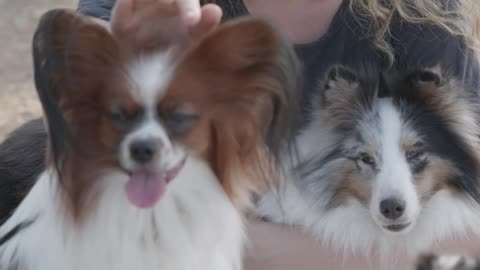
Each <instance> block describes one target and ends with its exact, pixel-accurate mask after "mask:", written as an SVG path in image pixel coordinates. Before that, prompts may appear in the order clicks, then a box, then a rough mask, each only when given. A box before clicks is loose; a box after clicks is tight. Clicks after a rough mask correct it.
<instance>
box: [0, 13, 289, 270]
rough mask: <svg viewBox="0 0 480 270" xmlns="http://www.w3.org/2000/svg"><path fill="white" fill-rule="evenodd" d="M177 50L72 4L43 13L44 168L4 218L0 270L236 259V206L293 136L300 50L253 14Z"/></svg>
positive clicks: (218, 267) (102, 268) (187, 265)
mask: <svg viewBox="0 0 480 270" xmlns="http://www.w3.org/2000/svg"><path fill="white" fill-rule="evenodd" d="M176 52H178V51H176V50H175V49H172V50H170V49H165V48H162V49H156V48H148V49H143V50H137V49H133V47H132V46H129V44H125V43H122V41H119V40H117V39H116V38H115V37H114V36H112V34H111V33H110V32H109V31H108V30H107V29H106V28H104V27H102V26H99V24H97V23H95V22H94V21H93V20H92V19H90V18H87V17H84V16H82V15H78V14H75V13H73V12H70V11H65V10H53V11H50V12H48V13H47V14H45V15H44V16H43V17H42V19H41V21H40V24H39V26H38V28H37V31H36V34H35V37H34V40H33V55H34V64H35V82H36V86H37V90H38V94H39V97H40V100H41V102H42V105H43V109H44V113H45V119H46V123H47V125H48V130H49V147H48V151H47V152H48V161H47V169H46V170H45V171H44V172H43V173H42V174H41V176H40V177H39V179H38V180H37V182H36V184H35V185H34V187H33V188H32V190H31V191H30V193H29V194H28V195H27V196H26V198H25V199H24V200H23V202H22V203H21V204H20V206H19V207H18V208H17V209H16V211H15V212H14V214H13V215H12V216H11V217H10V218H9V219H8V220H7V221H6V222H5V224H4V225H3V226H1V227H0V269H9V270H74V269H79V270H80V269H82V270H84V269H89V270H108V269H111V270H113V269H115V270H127V269H128V270H134V269H135V270H137V269H142V270H159V269H165V270H167V269H168V270H171V269H175V270H182V269H184V270H187V269H188V270H191V269H204V270H229V269H231V270H233V269H241V268H242V252H243V246H244V241H245V235H244V226H243V217H242V213H241V210H243V209H244V207H245V206H247V205H248V203H249V197H250V194H251V192H255V191H258V190H260V189H261V188H262V187H264V186H265V185H266V184H268V181H267V178H271V177H272V176H273V175H272V174H273V171H274V168H275V167H276V162H275V160H276V157H277V153H279V152H281V151H282V149H283V148H284V146H286V145H288V141H287V140H288V137H289V133H290V131H291V130H292V129H291V126H290V123H293V121H290V120H289V119H293V115H292V112H293V111H295V110H293V111H292V108H294V107H295V106H296V102H295V96H294V94H293V93H294V91H295V84H296V82H297V80H296V79H297V78H296V74H297V69H296V66H297V65H296V61H295V58H294V57H293V53H292V51H291V50H290V49H289V48H288V46H286V45H285V44H284V43H283V41H282V39H281V38H280V37H279V36H278V35H277V34H276V32H275V31H273V30H272V28H271V27H270V26H269V25H268V24H266V23H264V22H262V21H258V20H255V19H240V20H236V21H232V22H230V23H226V24H224V25H222V26H220V27H218V28H217V29H216V30H214V31H213V32H211V33H209V34H208V35H207V36H206V37H204V38H202V39H201V40H200V41H199V42H198V43H197V44H196V45H194V46H193V47H192V48H190V49H188V50H187V51H186V52H184V54H182V55H181V56H179V55H178V54H176ZM267 138H269V139H268V140H267ZM134 178H135V179H136V180H135V179H134ZM138 179H140V180H138ZM135 181H137V182H135ZM138 181H143V182H141V183H143V184H145V185H147V187H145V186H143V187H142V186H141V185H139V184H138V183H139V182H138ZM151 181H157V182H155V183H156V184H155V185H153V184H152V182H151ZM133 182H134V183H133ZM131 183H133V184H132V185H133V186H134V187H133V188H132V187H129V184H131ZM150 185H151V188H150ZM139 194H140V195H139ZM143 195H148V196H151V198H150V197H149V198H146V197H145V196H143ZM142 196H143V197H142ZM148 196H147V197H148Z"/></svg>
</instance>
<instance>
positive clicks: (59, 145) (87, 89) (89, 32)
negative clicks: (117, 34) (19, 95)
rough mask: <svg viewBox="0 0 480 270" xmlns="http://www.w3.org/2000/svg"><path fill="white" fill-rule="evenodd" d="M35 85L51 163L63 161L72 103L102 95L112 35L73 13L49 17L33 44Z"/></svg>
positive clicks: (42, 22)
mask: <svg viewBox="0 0 480 270" xmlns="http://www.w3.org/2000/svg"><path fill="white" fill-rule="evenodd" d="M32 43H33V44H32V45H33V62H34V79H35V86H36V89H37V93H38V96H39V98H40V102H41V104H42V107H43V110H44V114H45V118H46V121H47V126H48V131H49V139H50V141H49V148H50V153H49V155H50V156H49V162H54V163H55V165H56V166H57V168H58V167H59V166H61V164H62V162H63V161H64V160H65V156H66V152H67V148H68V145H69V139H70V138H71V134H70V132H69V128H68V126H69V123H68V122H69V119H68V118H67V117H65V116H66V115H68V111H69V109H71V108H70V107H71V106H72V103H78V102H82V101H85V98H88V97H89V96H90V95H92V94H94V92H95V91H96V90H98V88H99V85H100V83H101V81H102V80H101V78H102V77H103V75H104V74H103V73H104V72H105V71H106V70H107V69H106V66H107V65H109V62H111V59H112V58H113V57H112V54H114V53H115V50H114V49H115V46H114V40H113V38H111V36H110V34H109V33H108V31H107V30H106V29H105V28H104V27H102V26H100V25H98V24H97V23H94V22H93V21H92V20H91V19H88V18H87V17H85V16H83V15H79V14H77V13H75V12H73V11H69V10H63V9H57V10H51V11H48V12H47V13H45V14H44V15H43V16H42V17H41V19H40V22H39V24H38V27H37V29H36V31H35V34H34V38H33V42H32Z"/></svg>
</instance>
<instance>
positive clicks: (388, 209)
mask: <svg viewBox="0 0 480 270" xmlns="http://www.w3.org/2000/svg"><path fill="white" fill-rule="evenodd" d="M380 211H381V212H382V215H383V216H384V217H386V218H388V219H391V220H395V219H398V218H399V217H401V216H402V215H403V213H404V212H405V201H404V200H399V199H395V198H390V199H386V200H383V201H381V202H380Z"/></svg>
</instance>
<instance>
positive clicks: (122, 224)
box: [0, 158, 244, 270]
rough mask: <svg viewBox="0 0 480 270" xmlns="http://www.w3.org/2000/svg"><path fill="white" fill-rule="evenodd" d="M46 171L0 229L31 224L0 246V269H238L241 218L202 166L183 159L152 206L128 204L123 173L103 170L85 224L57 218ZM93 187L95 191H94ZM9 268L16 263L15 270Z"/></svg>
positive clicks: (53, 183)
mask: <svg viewBox="0 0 480 270" xmlns="http://www.w3.org/2000/svg"><path fill="white" fill-rule="evenodd" d="M52 175H54V173H53V172H52V171H46V172H44V173H43V174H42V175H41V176H40V179H39V181H38V182H37V183H36V185H35V186H34V187H33V189H32V191H31V192H30V193H29V195H28V196H27V197H26V199H25V200H24V201H23V202H22V204H21V205H20V207H19V208H18V209H17V211H16V212H15V214H14V215H13V216H12V217H11V218H10V219H9V220H8V221H7V223H6V224H5V225H4V226H2V227H1V228H0V235H2V236H3V235H4V234H5V233H6V232H8V231H9V230H11V229H12V228H13V227H14V226H16V225H17V224H19V223H21V222H24V221H26V220H29V219H32V218H36V219H35V221H34V223H33V224H32V225H31V226H29V227H28V228H26V229H25V230H22V231H21V232H20V233H18V234H17V235H16V236H15V237H14V238H12V239H11V240H10V241H8V242H7V243H5V244H4V245H3V246H2V247H0V266H1V269H9V266H10V267H11V263H12V262H13V263H15V262H17V263H18V265H14V266H13V269H22V270H77V269H78V270H85V269H89V270H140V269H141V270H162V269H165V270H187V269H188V270H191V269H203V270H234V269H241V259H242V255H243V243H244V228H243V222H242V217H241V215H240V214H239V212H238V211H237V210H236V209H235V208H234V206H233V205H232V203H231V202H230V200H229V198H228V197H227V196H226V195H225V193H224V191H223V189H222V187H221V186H220V184H219V182H218V180H217V179H216V177H215V176H214V174H213V173H212V172H211V170H210V169H209V167H208V166H207V164H205V163H203V162H200V161H198V160H194V159H192V158H190V159H189V160H188V161H187V163H186V165H185V167H184V169H183V170H182V171H181V173H180V174H179V175H178V176H177V178H176V179H174V180H173V181H172V182H171V183H170V184H169V186H168V188H167V192H166V194H165V195H164V197H163V198H162V199H161V201H160V202H159V203H158V204H157V206H156V207H155V208H153V209H150V210H140V209H138V208H135V207H133V206H132V205H131V204H130V203H129V202H128V200H127V198H126V194H125V191H124V184H125V183H126V181H127V178H126V177H125V176H123V175H119V174H112V173H109V174H106V176H105V177H104V179H101V180H99V182H101V183H103V184H102V187H100V188H101V189H99V190H98V191H100V190H101V191H103V193H102V194H101V196H100V201H99V203H98V206H96V207H93V208H92V209H91V211H90V212H88V217H87V219H86V222H85V223H84V224H81V225H73V224H72V223H71V221H69V220H66V219H65V212H63V210H64V209H62V201H61V200H60V199H59V196H58V192H56V191H58V188H59V185H58V180H57V179H56V177H55V176H53V177H51V176H52ZM96 191H97V190H96ZM15 267H17V268H15Z"/></svg>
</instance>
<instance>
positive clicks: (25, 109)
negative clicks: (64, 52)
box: [0, 0, 78, 140]
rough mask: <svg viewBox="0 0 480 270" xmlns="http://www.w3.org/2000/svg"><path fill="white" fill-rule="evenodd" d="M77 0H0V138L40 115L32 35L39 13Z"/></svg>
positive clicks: (73, 5) (65, 5) (69, 4)
mask: <svg viewBox="0 0 480 270" xmlns="http://www.w3.org/2000/svg"><path fill="white" fill-rule="evenodd" d="M77 2H78V0H0V41H1V44H2V46H1V50H0V140H1V139H2V138H3V137H4V136H5V135H6V133H8V132H9V131H11V130H13V129H14V128H15V127H17V126H18V125H20V124H22V123H24V122H25V121H26V120H29V119H32V118H34V117H38V116H39V115H40V112H41V110H40V104H39V103H38V101H37V96H36V93H35V91H34V86H33V81H32V75H33V69H32V57H31V53H30V50H31V44H30V42H31V39H32V37H33V32H34V31H35V27H36V25H37V22H38V19H39V18H40V16H41V15H42V14H43V13H44V12H46V11H47V10H49V9H52V8H76V6H77Z"/></svg>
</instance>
